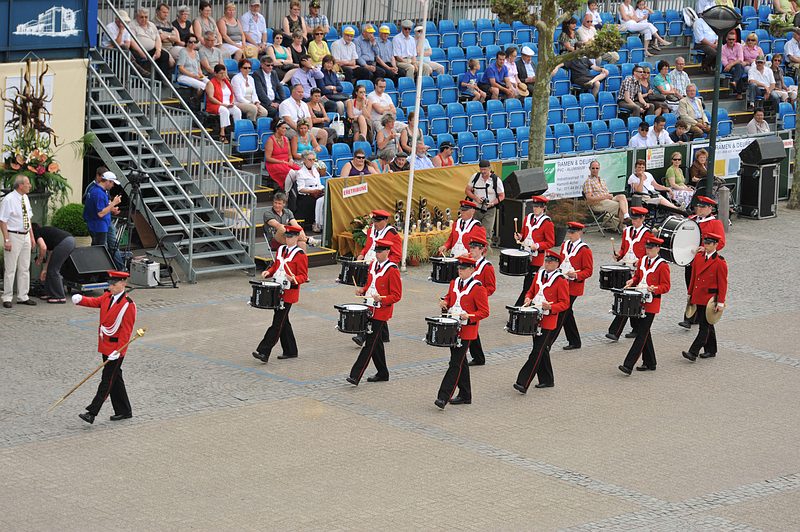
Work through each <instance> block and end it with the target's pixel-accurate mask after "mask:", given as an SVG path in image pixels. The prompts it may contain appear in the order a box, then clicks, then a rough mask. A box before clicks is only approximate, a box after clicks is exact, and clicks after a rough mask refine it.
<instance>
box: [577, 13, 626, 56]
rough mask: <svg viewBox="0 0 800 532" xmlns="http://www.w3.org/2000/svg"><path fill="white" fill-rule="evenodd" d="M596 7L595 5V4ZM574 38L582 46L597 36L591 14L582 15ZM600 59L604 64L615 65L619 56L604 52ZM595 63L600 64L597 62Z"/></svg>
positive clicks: (615, 53) (614, 53)
mask: <svg viewBox="0 0 800 532" xmlns="http://www.w3.org/2000/svg"><path fill="white" fill-rule="evenodd" d="M595 5H597V4H595ZM575 36H576V37H577V38H578V42H579V43H582V44H583V45H584V46H586V45H588V44H591V42H592V41H593V40H594V38H595V37H596V36H597V28H595V26H594V23H593V18H592V14H591V13H589V12H588V11H587V12H586V14H585V15H583V20H582V22H581V27H580V28H578V30H577V31H576V32H575ZM600 59H602V60H603V61H605V62H606V63H616V62H617V61H619V54H618V53H617V52H613V51H612V52H606V53H604V54H603V55H602V56H601V57H600ZM597 63H600V62H599V61H597Z"/></svg>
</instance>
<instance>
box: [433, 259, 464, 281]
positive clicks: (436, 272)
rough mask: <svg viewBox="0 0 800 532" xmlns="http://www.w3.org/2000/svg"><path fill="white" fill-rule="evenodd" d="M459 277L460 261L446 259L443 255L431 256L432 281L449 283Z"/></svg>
mask: <svg viewBox="0 0 800 532" xmlns="http://www.w3.org/2000/svg"><path fill="white" fill-rule="evenodd" d="M457 277H458V261H456V260H445V259H443V258H442V257H431V281H433V282H434V283H440V284H449V283H450V281H452V280H453V279H456V278H457Z"/></svg>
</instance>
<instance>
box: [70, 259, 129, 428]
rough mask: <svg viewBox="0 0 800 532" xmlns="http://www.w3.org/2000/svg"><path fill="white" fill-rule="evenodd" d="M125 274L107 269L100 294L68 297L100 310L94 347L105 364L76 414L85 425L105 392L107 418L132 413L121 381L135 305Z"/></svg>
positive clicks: (99, 406)
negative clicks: (92, 391) (82, 410)
mask: <svg viewBox="0 0 800 532" xmlns="http://www.w3.org/2000/svg"><path fill="white" fill-rule="evenodd" d="M128 276H129V275H128V273H126V272H120V271H116V270H111V271H109V272H108V290H107V291H106V292H104V293H103V295H101V296H100V297H86V296H82V295H80V294H75V295H74V296H72V302H73V303H75V304H76V305H80V306H81V307H92V308H99V309H100V325H99V327H98V335H99V340H98V341H97V350H98V351H99V352H100V355H101V356H102V357H103V362H106V364H105V366H103V374H102V375H101V377H100V385H99V386H98V387H97V393H96V394H95V396H94V399H92V402H91V403H90V404H89V406H87V407H86V412H85V413H82V414H78V417H80V418H81V419H82V420H84V421H85V422H87V423H89V424H91V423H94V418H95V417H97V415H98V414H99V413H100V408H102V406H103V403H104V402H105V400H106V398H108V396H109V395H110V396H111V405H112V406H113V407H114V415H113V416H111V421H119V420H121V419H128V418H130V417H131V416H132V415H133V413H132V410H131V403H130V401H129V400H128V393H127V391H126V390H125V381H124V380H123V379H122V361H123V359H124V358H125V353H126V352H127V351H128V348H127V346H125V344H126V343H127V342H128V341H129V340H130V339H131V335H132V334H133V326H134V324H135V323H136V304H135V303H134V302H133V300H132V299H131V298H130V297H128V295H127V294H126V293H125V288H126V286H127V281H128ZM123 346H124V347H123Z"/></svg>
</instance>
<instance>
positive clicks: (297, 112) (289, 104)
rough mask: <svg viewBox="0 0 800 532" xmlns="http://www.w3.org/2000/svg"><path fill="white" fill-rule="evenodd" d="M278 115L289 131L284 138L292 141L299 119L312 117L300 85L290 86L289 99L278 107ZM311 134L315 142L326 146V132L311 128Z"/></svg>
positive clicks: (295, 134)
mask: <svg viewBox="0 0 800 532" xmlns="http://www.w3.org/2000/svg"><path fill="white" fill-rule="evenodd" d="M278 114H279V115H280V117H281V118H282V119H283V120H284V121H285V122H286V123H287V124H288V125H289V127H290V128H291V129H289V130H288V131H287V132H286V136H287V137H289V139H292V138H294V137H296V136H297V123H298V122H299V121H300V119H301V118H306V119H308V120H311V117H312V116H313V115H312V114H311V109H309V108H308V104H307V103H306V102H304V101H303V86H302V85H300V84H297V85H294V86H292V93H291V96H290V97H289V98H286V99H285V100H283V101H282V102H281V104H280V106H279V107H278ZM311 134H312V135H314V137H316V139H317V142H319V143H320V144H322V145H326V144H328V132H327V131H325V130H324V129H322V128H319V127H312V128H311Z"/></svg>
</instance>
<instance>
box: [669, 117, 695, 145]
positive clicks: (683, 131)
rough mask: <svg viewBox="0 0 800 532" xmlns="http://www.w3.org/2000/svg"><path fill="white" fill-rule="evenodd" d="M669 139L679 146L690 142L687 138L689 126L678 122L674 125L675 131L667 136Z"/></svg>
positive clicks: (681, 121)
mask: <svg viewBox="0 0 800 532" xmlns="http://www.w3.org/2000/svg"><path fill="white" fill-rule="evenodd" d="M669 138H670V139H672V142H677V143H679V144H683V143H685V142H691V141H692V139H691V138H689V126H688V125H687V124H686V122H684V121H683V120H678V122H677V123H676V124H675V131H673V132H672V133H670V134H669Z"/></svg>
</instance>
